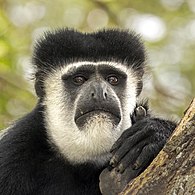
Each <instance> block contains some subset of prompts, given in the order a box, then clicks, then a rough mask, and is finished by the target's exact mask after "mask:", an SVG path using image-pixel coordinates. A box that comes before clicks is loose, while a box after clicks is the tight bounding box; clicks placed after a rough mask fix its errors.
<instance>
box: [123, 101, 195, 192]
mask: <svg viewBox="0 0 195 195" xmlns="http://www.w3.org/2000/svg"><path fill="white" fill-rule="evenodd" d="M157 194H158V195H165V194H166V195H190V194H191V195H193V194H195V99H194V100H193V101H192V103H191V105H190V106H189V108H188V109H187V110H186V112H185V115H184V117H183V118H182V119H181V121H180V123H179V125H178V126H177V128H176V129H175V131H174V132H173V134H172V136H171V137H170V139H169V140H168V142H167V144H166V145H165V147H164V148H163V149H162V150H161V152H160V153H159V154H158V156H157V157H156V158H155V159H154V161H153V162H152V163H151V164H150V166H149V167H148V168H147V169H146V170H145V171H144V172H143V173H142V174H140V175H139V176H138V177H136V178H135V179H133V180H132V181H131V182H130V183H129V184H128V185H127V186H126V187H125V189H124V190H123V191H122V192H121V193H120V195H157Z"/></svg>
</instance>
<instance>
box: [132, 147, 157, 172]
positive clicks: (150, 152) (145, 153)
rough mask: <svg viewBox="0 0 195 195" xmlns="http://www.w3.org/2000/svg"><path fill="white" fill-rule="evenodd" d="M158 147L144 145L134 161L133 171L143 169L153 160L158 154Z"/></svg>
mask: <svg viewBox="0 0 195 195" xmlns="http://www.w3.org/2000/svg"><path fill="white" fill-rule="evenodd" d="M158 150H159V149H158V146H157V145H156V144H149V145H146V146H145V147H144V148H143V150H142V152H141V153H140V155H139V156H138V158H137V159H136V161H135V163H134V164H133V169H135V170H137V169H140V168H142V169H145V168H146V167H147V166H148V165H149V164H150V163H151V161H152V160H153V159H154V158H155V156H156V155H157V153H158Z"/></svg>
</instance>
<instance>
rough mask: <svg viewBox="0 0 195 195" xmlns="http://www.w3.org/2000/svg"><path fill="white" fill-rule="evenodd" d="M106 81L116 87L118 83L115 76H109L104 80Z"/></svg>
mask: <svg viewBox="0 0 195 195" xmlns="http://www.w3.org/2000/svg"><path fill="white" fill-rule="evenodd" d="M106 80H107V81H108V82H109V83H110V84H111V85H117V84H118V83H119V79H118V77H117V76H116V75H111V76H108V77H107V78H106Z"/></svg>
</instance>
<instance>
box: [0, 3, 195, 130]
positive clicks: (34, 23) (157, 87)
mask: <svg viewBox="0 0 195 195" xmlns="http://www.w3.org/2000/svg"><path fill="white" fill-rule="evenodd" d="M57 27H73V28H77V29H79V30H82V31H94V30H97V29H99V28H106V27H119V28H129V29H131V30H135V31H136V32H138V33H140V34H141V35H142V37H143V40H144V42H145V44H146V47H147V50H148V65H149V66H148V67H149V68H148V69H149V72H151V76H152V77H151V78H150V79H149V80H148V79H147V80H148V81H147V82H146V85H145V88H144V91H143V96H147V97H149V99H150V100H151V104H152V107H153V108H154V109H155V110H156V111H157V112H159V113H164V114H165V116H169V117H170V116H173V117H174V118H177V117H180V116H181V115H182V113H183V111H184V110H185V108H186V107H187V105H188V104H189V102H190V100H191V99H192V97H193V96H194V95H195V55H194V52H195V1H194V0H172V1H169V0H151V1H147V2H146V1H145V0H137V1H130V0H120V1H118V0H82V1H80V0H66V1H64V0H56V1H46V0H40V1H39V0H29V1H26V0H15V1H13V0H0V129H1V128H4V127H5V126H7V125H8V124H9V123H10V121H12V120H13V119H16V118H19V117H20V116H22V115H24V114H25V113H27V112H29V111H30V110H31V109H32V108H33V107H34V105H35V104H36V98H35V95H34V89H33V82H32V81H31V80H30V78H31V77H32V72H33V71H32V69H31V66H30V65H31V54H32V48H33V42H34V41H35V40H36V39H37V38H38V37H39V36H41V34H42V32H43V31H45V30H48V29H51V28H52V29H54V28H57Z"/></svg>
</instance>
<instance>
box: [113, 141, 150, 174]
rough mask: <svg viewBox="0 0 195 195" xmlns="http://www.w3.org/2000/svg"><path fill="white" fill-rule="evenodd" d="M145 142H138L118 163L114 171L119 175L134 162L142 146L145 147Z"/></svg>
mask: <svg viewBox="0 0 195 195" xmlns="http://www.w3.org/2000/svg"><path fill="white" fill-rule="evenodd" d="M146 144H147V141H146V140H144V141H143V142H140V143H139V144H138V145H136V147H134V148H133V149H132V150H130V151H129V152H128V153H127V154H126V155H125V156H124V157H123V158H122V159H121V161H120V164H119V165H118V166H117V167H116V170H117V171H118V172H120V173H123V172H124V170H125V169H126V168H127V167H128V166H129V165H131V164H132V163H134V162H135V160H136V159H137V157H138V156H139V155H140V153H141V151H142V149H143V148H144V146H146Z"/></svg>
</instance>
